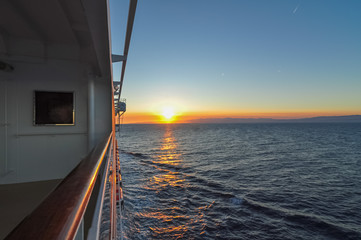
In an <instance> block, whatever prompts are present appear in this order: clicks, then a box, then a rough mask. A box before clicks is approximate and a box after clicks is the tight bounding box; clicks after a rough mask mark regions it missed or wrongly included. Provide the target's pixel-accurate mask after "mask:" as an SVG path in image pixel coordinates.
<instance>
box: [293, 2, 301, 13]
mask: <svg viewBox="0 0 361 240" xmlns="http://www.w3.org/2000/svg"><path fill="white" fill-rule="evenodd" d="M299 7H300V4H298V5H297V6H296V8H295V9H294V10H293V12H292V13H293V14H295V13H296V12H297V10H298V8H299Z"/></svg>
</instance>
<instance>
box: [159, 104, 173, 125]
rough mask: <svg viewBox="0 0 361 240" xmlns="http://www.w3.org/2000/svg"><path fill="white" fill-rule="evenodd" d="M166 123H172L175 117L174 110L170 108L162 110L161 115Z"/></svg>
mask: <svg viewBox="0 0 361 240" xmlns="http://www.w3.org/2000/svg"><path fill="white" fill-rule="evenodd" d="M161 115H162V116H163V118H164V120H165V121H166V122H172V121H173V117H174V116H175V113H174V110H173V108H172V107H165V108H163V112H162V114H161Z"/></svg>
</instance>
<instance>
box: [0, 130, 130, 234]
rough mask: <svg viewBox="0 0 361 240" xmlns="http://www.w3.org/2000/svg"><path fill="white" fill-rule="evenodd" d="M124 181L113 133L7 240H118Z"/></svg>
mask: <svg viewBox="0 0 361 240" xmlns="http://www.w3.org/2000/svg"><path fill="white" fill-rule="evenodd" d="M120 181H121V177H120V170H119V158H118V150H117V142H116V139H115V135H114V132H112V133H111V134H110V135H109V137H107V138H105V139H104V140H103V141H102V142H100V143H99V144H98V145H97V146H96V147H95V148H94V149H93V150H92V151H91V152H90V153H89V154H88V156H87V157H85V158H84V159H83V160H82V161H81V162H80V163H79V164H78V166H77V167H76V168H74V169H73V171H72V172H70V173H69V175H68V176H67V177H65V178H64V180H63V181H62V182H61V183H60V184H59V185H58V186H57V188H56V189H55V190H54V191H53V192H52V193H51V194H50V195H49V196H48V197H47V198H46V199H45V200H44V201H43V202H42V203H41V204H40V205H39V206H38V207H37V208H36V209H35V210H34V211H33V212H32V213H31V214H30V215H29V216H27V217H26V218H25V219H24V220H23V221H22V222H21V223H20V224H19V225H18V226H17V227H16V228H15V229H14V230H13V231H12V232H11V233H10V234H9V235H8V236H7V237H6V238H5V239H117V232H118V230H119V226H121V222H119V221H118V222H117V219H118V220H119V219H120V220H121V215H122V213H121V206H122V201H123V199H122V194H121V189H120V187H121V183H120ZM117 195H118V196H117ZM117 202H118V204H117ZM104 215H106V219H107V220H106V221H104ZM119 234H121V232H119ZM118 237H119V236H118Z"/></svg>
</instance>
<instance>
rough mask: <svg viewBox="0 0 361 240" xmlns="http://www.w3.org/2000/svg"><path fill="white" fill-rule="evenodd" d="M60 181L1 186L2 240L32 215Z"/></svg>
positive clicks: (0, 218)
mask: <svg viewBox="0 0 361 240" xmlns="http://www.w3.org/2000/svg"><path fill="white" fill-rule="evenodd" d="M60 181H61V180H59V179H58V180H49V181H41V182H30V183H18V184H6V185H0V239H4V238H5V237H6V236H7V235H8V233H10V232H11V230H12V229H14V228H15V227H16V225H18V224H19V223H20V222H21V221H22V220H23V219H24V218H25V217H26V216H27V215H28V214H29V213H31V212H32V211H33V210H34V209H35V208H36V207H37V206H38V205H39V204H40V203H41V202H42V200H44V199H45V197H46V196H48V194H49V193H50V192H51V191H52V190H53V189H54V188H55V187H56V186H57V185H58V184H59V183H60Z"/></svg>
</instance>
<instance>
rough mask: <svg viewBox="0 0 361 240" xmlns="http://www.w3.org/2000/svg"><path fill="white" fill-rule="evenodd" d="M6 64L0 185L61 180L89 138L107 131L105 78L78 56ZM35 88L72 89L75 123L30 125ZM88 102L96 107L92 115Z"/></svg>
mask: <svg viewBox="0 0 361 240" xmlns="http://www.w3.org/2000/svg"><path fill="white" fill-rule="evenodd" d="M8 62H9V61H8ZM10 63H12V64H13V66H14V68H15V69H14V71H13V72H3V71H2V72H0V104H1V105H0V124H1V126H0V153H1V155H0V184H7V183H18V182H30V181H41V180H49V179H58V178H63V177H65V176H66V175H67V174H68V173H69V172H70V171H71V170H72V169H73V168H74V167H75V166H76V165H77V164H78V163H79V161H80V160H81V159H82V158H83V157H84V156H86V155H87V153H88V148H89V147H92V146H88V145H89V139H92V140H91V141H92V143H90V145H93V144H94V142H97V141H99V140H100V139H101V138H103V137H104V136H106V135H107V133H109V132H110V130H111V129H110V126H111V124H110V123H111V106H110V104H109V101H110V99H111V95H110V94H111V91H110V84H109V81H108V82H107V81H106V80H104V79H100V78H95V77H90V76H89V75H88V73H87V70H86V66H85V65H84V64H81V63H80V62H79V61H76V60H51V59H42V60H39V61H30V62H22V61H20V60H17V61H13V62H12V61H10ZM89 79H93V80H92V81H94V92H93V93H94V95H93V96H89V95H88V94H89ZM35 90H44V91H73V92H74V93H75V125H74V126H34V125H33V117H34V116H33V115H34V114H33V109H34V106H33V95H34V91H35ZM89 97H91V99H89ZM89 100H90V102H93V103H94V105H95V107H94V108H93V110H92V111H94V112H93V116H92V117H88V101H89ZM88 122H90V124H92V128H90V129H89V127H88ZM89 131H90V133H89ZM88 133H89V134H88Z"/></svg>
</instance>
